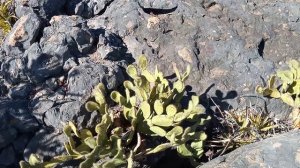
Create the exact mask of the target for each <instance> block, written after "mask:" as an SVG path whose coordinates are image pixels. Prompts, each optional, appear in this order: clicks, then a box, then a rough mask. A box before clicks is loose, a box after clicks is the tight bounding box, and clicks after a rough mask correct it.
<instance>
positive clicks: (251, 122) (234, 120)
mask: <svg viewBox="0 0 300 168" xmlns="http://www.w3.org/2000/svg"><path fill="white" fill-rule="evenodd" d="M262 109H263V108H261V109H260V108H257V107H252V106H251V105H250V106H249V107H245V109H239V110H230V111H220V109H219V110H217V111H216V112H215V114H214V118H215V121H216V123H217V124H216V125H217V127H215V129H214V130H213V132H212V136H211V137H210V138H209V140H208V141H207V151H208V152H206V156H207V159H208V160H211V159H213V158H215V157H218V156H220V155H223V154H226V153H228V152H230V151H233V150H234V149H237V148H239V147H241V146H243V145H247V144H250V143H254V142H257V141H261V140H263V139H265V138H268V137H271V136H273V135H275V134H279V133H283V132H288V131H289V130H291V129H293V126H292V123H290V122H288V121H280V120H276V119H274V118H273V117H271V116H270V115H269V114H268V113H267V112H265V111H264V110H262Z"/></svg>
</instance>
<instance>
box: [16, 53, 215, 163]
mask: <svg viewBox="0 0 300 168" xmlns="http://www.w3.org/2000/svg"><path fill="white" fill-rule="evenodd" d="M174 70H175V73H176V76H177V81H175V82H173V83H170V82H169V81H168V80H167V79H166V78H165V77H164V75H163V73H162V72H160V71H158V69H157V67H156V69H155V72H154V74H151V73H150V72H149V71H148V70H147V59H146V57H145V56H141V57H140V58H139V60H138V67H136V66H133V65H129V66H128V67H127V74H128V75H129V76H130V77H131V78H132V81H125V82H124V96H123V95H122V94H121V93H120V92H118V91H112V92H111V93H110V94H109V93H107V91H106V89H105V86H104V85H103V84H99V85H98V86H97V87H96V88H95V89H94V91H93V98H94V101H89V102H87V103H86V109H87V111H89V112H93V111H97V112H99V114H100V116H101V122H100V123H99V124H97V125H96V127H95V133H96V135H95V134H93V133H92V132H91V131H89V130H87V129H83V130H80V131H78V130H77V129H76V127H75V125H74V124H73V123H72V122H69V123H68V125H66V127H65V129H64V133H65V134H66V135H67V136H68V138H69V141H68V142H66V143H65V148H66V151H67V153H68V154H67V155H62V156H58V157H55V158H53V159H52V160H50V161H49V162H44V163H43V162H42V161H41V160H40V159H38V157H37V156H35V155H32V156H31V157H30V159H29V163H27V162H24V161H22V162H20V165H21V167H22V168H27V167H28V168H29V167H40V166H41V165H42V167H54V166H55V165H57V164H59V163H63V162H65V161H67V160H82V161H81V163H80V165H79V167H81V168H90V167H99V168H100V167H103V168H112V167H118V166H121V165H127V167H129V168H131V167H133V165H134V161H139V159H140V158H141V157H143V156H147V155H150V154H155V153H159V152H162V151H164V150H167V149H169V148H172V149H176V150H177V152H178V154H179V155H180V156H183V157H187V158H189V159H190V160H191V162H192V163H195V164H196V163H197V161H198V159H199V158H200V157H201V156H202V155H203V152H204V151H203V145H204V141H205V139H206V138H207V136H206V134H205V132H204V126H205V124H206V122H207V121H208V120H209V119H210V118H209V116H206V115H205V109H204V107H203V106H201V105H200V104H199V97H198V96H191V97H190V99H189V101H188V103H187V105H184V104H183V103H182V100H183V98H184V97H186V96H185V95H186V90H185V84H184V82H185V80H186V79H187V78H188V75H189V73H190V70H191V69H190V67H189V66H188V67H187V70H186V72H185V73H184V74H182V75H181V74H180V73H179V71H178V69H177V68H176V67H174ZM108 95H110V96H108ZM109 97H110V99H108V98H109ZM115 103H117V104H115ZM153 142H158V144H157V145H153ZM154 144H155V143H154Z"/></svg>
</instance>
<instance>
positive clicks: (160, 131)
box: [150, 126, 167, 137]
mask: <svg viewBox="0 0 300 168" xmlns="http://www.w3.org/2000/svg"><path fill="white" fill-rule="evenodd" d="M150 130H151V131H152V132H154V133H155V134H157V135H159V136H161V137H164V136H165V135H166V134H167V132H166V131H165V130H164V129H162V128H160V127H157V126H150Z"/></svg>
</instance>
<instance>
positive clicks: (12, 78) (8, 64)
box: [1, 57, 28, 85]
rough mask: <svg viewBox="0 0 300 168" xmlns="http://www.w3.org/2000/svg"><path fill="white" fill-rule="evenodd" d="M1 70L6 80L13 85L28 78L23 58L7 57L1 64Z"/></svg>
mask: <svg viewBox="0 0 300 168" xmlns="http://www.w3.org/2000/svg"><path fill="white" fill-rule="evenodd" d="M1 72H2V74H3V77H4V79H5V81H7V82H8V83H10V84H13V85H15V84H19V83H21V82H23V81H27V80H28V78H27V76H26V65H25V61H24V59H22V58H8V57H7V58H6V60H4V61H3V63H2V65H1Z"/></svg>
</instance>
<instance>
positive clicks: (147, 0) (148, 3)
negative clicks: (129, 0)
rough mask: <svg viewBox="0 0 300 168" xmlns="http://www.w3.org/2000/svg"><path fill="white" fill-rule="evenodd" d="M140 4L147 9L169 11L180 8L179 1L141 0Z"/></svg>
mask: <svg viewBox="0 0 300 168" xmlns="http://www.w3.org/2000/svg"><path fill="white" fill-rule="evenodd" d="M138 2H139V4H140V5H141V6H142V7H143V8H146V9H160V10H168V9H174V8H177V6H178V0H139V1H138Z"/></svg>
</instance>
